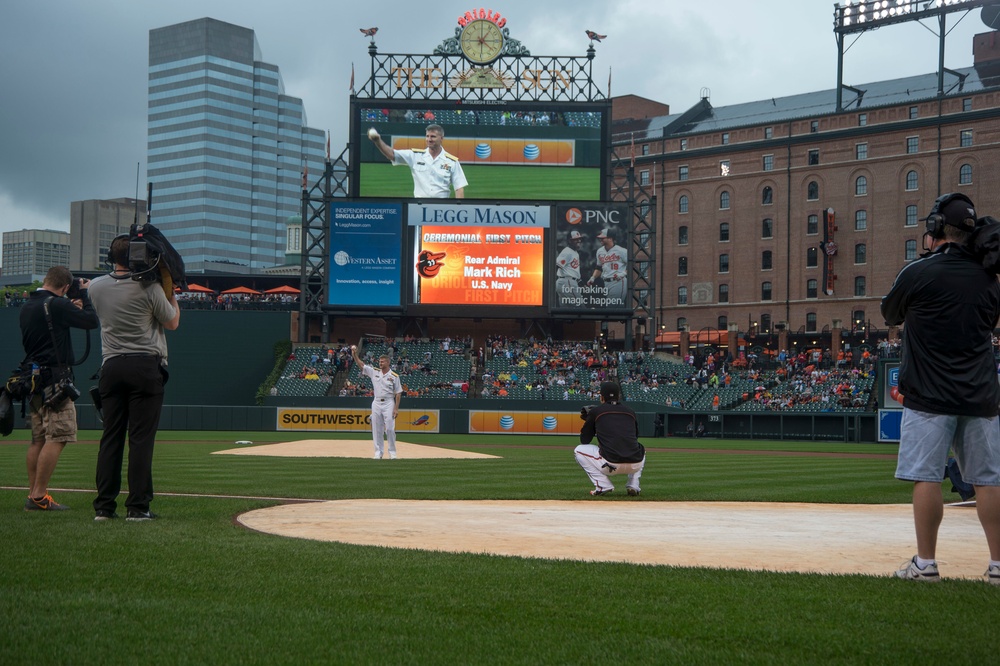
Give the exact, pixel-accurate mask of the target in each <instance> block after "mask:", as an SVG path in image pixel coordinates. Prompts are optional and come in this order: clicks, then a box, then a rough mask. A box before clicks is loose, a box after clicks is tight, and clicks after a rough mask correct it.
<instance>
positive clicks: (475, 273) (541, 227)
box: [407, 202, 551, 308]
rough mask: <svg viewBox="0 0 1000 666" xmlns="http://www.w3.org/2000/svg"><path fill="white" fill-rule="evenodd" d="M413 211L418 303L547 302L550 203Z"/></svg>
mask: <svg viewBox="0 0 1000 666" xmlns="http://www.w3.org/2000/svg"><path fill="white" fill-rule="evenodd" d="M407 213H408V216H407V224H408V226H409V228H410V229H411V230H412V243H413V245H412V248H413V254H412V257H413V263H412V276H411V280H410V289H409V291H410V299H409V302H410V303H411V304H412V305H413V306H416V307H417V308H419V306H457V307H461V308H468V307H469V306H500V307H509V306H519V307H529V308H540V307H542V306H543V305H544V304H545V256H546V255H545V240H546V239H545V237H546V234H547V233H548V228H549V222H550V217H551V209H550V207H549V206H530V205H503V206H492V205H468V204H465V205H461V204H451V203H446V202H442V203H440V204H410V205H409V206H408V211H407Z"/></svg>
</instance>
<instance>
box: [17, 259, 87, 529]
mask: <svg viewBox="0 0 1000 666" xmlns="http://www.w3.org/2000/svg"><path fill="white" fill-rule="evenodd" d="M88 286H90V282H89V281H88V280H82V279H81V280H74V279H73V274H72V273H70V272H69V269H68V268H66V267H65V266H54V267H53V268H50V269H49V272H48V273H47V274H46V275H45V281H44V282H43V283H42V286H41V287H40V288H39V289H38V290H37V291H36V292H35V293H33V294H31V296H30V298H29V299H28V301H27V302H26V303H25V304H24V305H23V306H21V313H20V314H21V320H20V323H21V343H22V344H23V345H24V353H25V363H27V364H28V365H31V364H34V365H37V366H38V374H37V383H38V384H39V385H40V386H42V387H43V386H47V385H51V384H55V383H56V381H57V376H65V377H69V378H72V373H71V371H70V366H72V365H73V363H74V361H75V358H74V356H73V342H72V340H71V339H70V336H69V329H71V328H82V329H86V330H90V329H94V328H97V326H98V323H99V322H98V319H97V313H96V312H94V307H93V305H91V304H90V299H89V298H88V297H87V287H88ZM71 288H72V289H73V294H72V296H74V297H75V298H73V300H70V299H69V298H63V297H64V296H66V295H67V293H68V292H70V290H71ZM46 302H47V303H48V309H49V314H50V315H51V317H52V330H51V331H50V330H49V324H48V321H47V318H46V316H45V304H46ZM44 400H45V398H44V397H43V395H42V393H41V390H40V389H39V391H38V393H36V394H35V395H34V396H32V399H31V444H30V445H29V446H28V457H27V467H28V497H27V499H25V500H24V510H25V511H62V510H64V509H67V508H69V507H66V506H63V505H62V504H59V503H58V502H56V501H55V500H54V499H52V496H51V495H49V480H50V479H51V478H52V473H53V472H54V471H55V469H56V463H58V462H59V456H60V455H61V454H62V450H63V448H64V447H65V446H66V443H67V442H75V441H76V405H75V404H74V403H73V401H72V400H70V399H69V398H65V399H62V400H58V401H56V402H55V403H54V404H48V405H47V404H45V402H44Z"/></svg>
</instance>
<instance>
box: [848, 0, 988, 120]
mask: <svg viewBox="0 0 1000 666" xmlns="http://www.w3.org/2000/svg"><path fill="white" fill-rule="evenodd" d="M997 4H998V0H874V1H871V0H856V1H855V2H845V3H843V4H838V5H834V8H833V32H834V33H835V34H836V36H837V111H838V112H840V111H843V110H844V104H843V93H844V88H848V89H849V90H851V91H853V92H855V93H856V94H857V98H856V99H857V101H858V102H859V103H860V101H861V98H862V96H863V95H864V91H863V90H858V89H856V88H851V87H850V86H845V85H844V38H845V37H846V36H847V35H851V34H858V35H860V33H863V32H866V31H868V30H874V29H876V28H881V27H882V26H886V25H893V24H896V23H908V22H910V21H920V20H923V19H930V18H937V21H938V30H937V36H938V89H937V94H938V96H939V97H940V96H942V95H944V73H945V71H946V70H945V67H944V46H945V37H946V36H947V25H946V17H947V15H948V14H952V13H954V12H965V13H968V12H970V11H972V10H973V9H976V8H978V7H987V6H991V5H997ZM986 11H987V10H984V16H983V19H984V21H985V22H986V23H987V25H989V24H990V22H989V21H986V18H987V17H986V15H985V12H986ZM963 18H964V17H963ZM961 20H962V19H961V18H960V19H959V21H961ZM932 32H933V31H932Z"/></svg>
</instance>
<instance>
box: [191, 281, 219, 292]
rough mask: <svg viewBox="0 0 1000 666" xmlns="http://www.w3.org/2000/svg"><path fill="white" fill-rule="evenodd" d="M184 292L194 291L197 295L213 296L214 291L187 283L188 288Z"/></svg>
mask: <svg viewBox="0 0 1000 666" xmlns="http://www.w3.org/2000/svg"><path fill="white" fill-rule="evenodd" d="M184 291H194V292H197V293H199V294H214V293H215V290H214V289H209V288H208V287H203V286H201V285H200V284H195V283H194V282H190V283H188V288H187V289H185V290H184Z"/></svg>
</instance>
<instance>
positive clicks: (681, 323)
mask: <svg viewBox="0 0 1000 666" xmlns="http://www.w3.org/2000/svg"><path fill="white" fill-rule="evenodd" d="M687 325H688V320H687V317H678V318H677V330H678V331H683V330H684V329H685V328H687Z"/></svg>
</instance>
